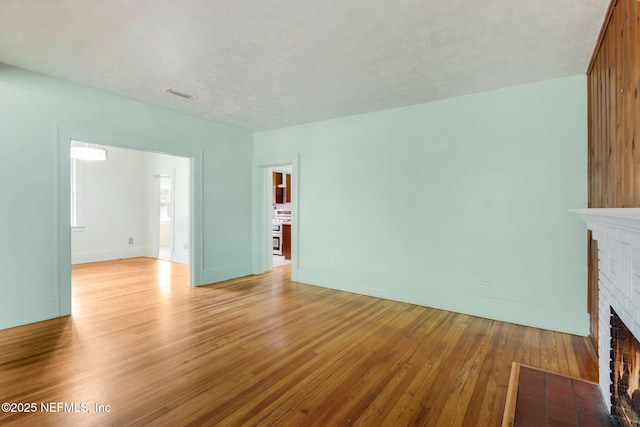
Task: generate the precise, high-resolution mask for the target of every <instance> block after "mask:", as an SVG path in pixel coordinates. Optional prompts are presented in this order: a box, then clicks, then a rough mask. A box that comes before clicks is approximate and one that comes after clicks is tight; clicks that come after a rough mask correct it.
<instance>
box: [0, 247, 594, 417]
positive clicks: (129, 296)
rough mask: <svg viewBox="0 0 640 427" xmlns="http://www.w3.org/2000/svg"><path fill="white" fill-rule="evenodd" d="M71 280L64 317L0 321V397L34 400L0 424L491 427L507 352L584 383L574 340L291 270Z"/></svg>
mask: <svg viewBox="0 0 640 427" xmlns="http://www.w3.org/2000/svg"><path fill="white" fill-rule="evenodd" d="M73 277H74V279H73V304H74V309H73V315H72V316H69V317H65V318H60V319H54V320H50V321H46V322H40V323H37V324H32V325H26V326H21V327H17V328H12V329H8V330H4V331H0V400H2V402H15V403H35V404H36V405H37V411H36V412H35V413H12V412H9V413H6V412H0V425H5V424H8V425H31V426H33V425H52V426H84V425H86V426H95V425H115V426H121V425H134V426H142V425H162V426H177V425H194V426H195V425H211V426H213V425H216V426H252V425H265V426H266V425H281V426H307V425H309V426H345V425H359V426H414V425H415V426H458V425H464V426H499V425H500V424H501V421H502V414H503V408H504V405H505V400H506V390H507V386H508V383H509V375H510V368H511V362H513V361H517V362H521V363H524V364H527V365H531V366H534V367H539V368H543V369H548V370H551V371H555V372H560V373H564V374H567V375H571V376H575V377H579V378H584V379H587V380H591V381H596V380H597V368H596V362H595V360H594V356H593V354H592V353H591V352H590V350H589V349H590V347H589V344H588V342H587V340H586V339H585V338H583V337H577V336H571V335H566V334H561V333H556V332H549V331H543V330H539V329H534V328H527V327H523V326H517V325H512V324H508V323H503V322H498V321H493V320H487V319H481V318H476V317H472V316H466V315H461V314H455V313H451V312H446V311H440V310H434V309H429V308H425V307H420V306H415V305H411V304H404V303H399V302H393V301H388V300H383V299H377V298H371V297H366V296H361V295H355V294H350V293H347V292H339V291H335V290H330V289H324V288H320V287H315V286H309V285H303V284H298V283H294V282H291V281H290V270H289V267H279V268H277V269H274V270H273V271H272V272H269V273H267V274H264V275H261V276H250V277H246V278H241V279H236V280H231V281H227V282H223V283H219V284H216V285H209V286H205V287H196V288H192V287H190V286H188V267H186V266H183V265H178V264H171V263H168V262H165V261H157V260H153V259H148V258H135V259H128V260H120V261H110V262H104V263H93V264H83V265H78V266H74V268H73ZM51 402H54V404H53V405H52V404H51ZM55 402H61V404H60V405H57V404H55ZM41 404H45V405H47V404H48V405H49V406H47V408H49V407H51V406H53V407H54V409H55V408H57V409H58V410H59V412H44V411H43V408H42V406H41ZM64 404H67V407H66V408H65V406H64ZM74 404H75V408H74V406H73V405H74ZM96 405H103V406H102V407H101V408H103V412H97V411H96ZM106 405H108V412H106V408H107V407H106ZM23 409H24V408H23ZM72 409H75V410H76V411H77V412H70V411H71V410H72Z"/></svg>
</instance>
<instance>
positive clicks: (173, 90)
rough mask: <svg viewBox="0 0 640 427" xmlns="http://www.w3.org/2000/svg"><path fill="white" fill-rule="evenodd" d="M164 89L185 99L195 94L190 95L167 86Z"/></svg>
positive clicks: (193, 96)
mask: <svg viewBox="0 0 640 427" xmlns="http://www.w3.org/2000/svg"><path fill="white" fill-rule="evenodd" d="M164 91H165V92H169V93H170V94H172V95H176V96H180V97H182V98H185V99H191V98H195V95H191V94H188V93H186V92H182V91H179V90H177V89H173V88H167V89H165V90H164Z"/></svg>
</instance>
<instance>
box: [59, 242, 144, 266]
mask: <svg viewBox="0 0 640 427" xmlns="http://www.w3.org/2000/svg"><path fill="white" fill-rule="evenodd" d="M140 256H149V248H147V247H146V246H137V247H127V248H116V249H107V250H101V251H85V252H72V254H71V264H84V263H87V262H100V261H111V260H114V259H123V258H136V257H140Z"/></svg>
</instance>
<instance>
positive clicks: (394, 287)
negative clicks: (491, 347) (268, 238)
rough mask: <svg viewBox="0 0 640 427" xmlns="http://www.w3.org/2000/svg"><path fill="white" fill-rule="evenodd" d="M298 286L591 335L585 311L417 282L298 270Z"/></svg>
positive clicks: (325, 271) (324, 271)
mask: <svg viewBox="0 0 640 427" xmlns="http://www.w3.org/2000/svg"><path fill="white" fill-rule="evenodd" d="M298 282H300V283H306V284H310V285H316V286H322V287H326V288H331V289H337V290H341V291H347V292H353V293H357V294H361V295H369V296H373V297H378V298H385V299H389V300H394V301H400V302H406V303H410V304H417V305H421V306H425V307H431V308H437V309H440V310H447V311H453V312H456V313H461V314H468V315H471V316H478V317H484V318H487V319H494V320H499V321H503V322H508V323H515V324H519V325H524V326H531V327H535V328H540V329H547V330H552V331H558V332H564V333H569V334H574V335H580V336H587V335H588V333H589V315H588V314H587V313H586V310H585V312H584V313H577V312H570V311H567V310H563V309H556V308H553V307H548V306H543V305H537V304H528V303H524V302H518V301H508V300H503V299H497V298H488V297H483V296H478V295H468V294H461V293H456V292H448V291H445V290H442V289H438V288H433V287H431V288H428V287H424V288H420V289H416V287H415V282H411V283H409V282H405V281H403V280H400V279H397V278H394V279H393V280H390V279H389V280H387V279H385V278H379V277H375V278H374V277H359V276H358V275H356V274H344V273H340V272H331V271H327V270H312V269H302V268H301V269H299V270H298ZM390 285H391V286H390Z"/></svg>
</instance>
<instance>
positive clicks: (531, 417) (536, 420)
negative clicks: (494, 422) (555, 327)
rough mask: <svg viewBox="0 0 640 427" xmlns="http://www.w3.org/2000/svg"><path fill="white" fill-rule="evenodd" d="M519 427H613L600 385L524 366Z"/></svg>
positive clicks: (518, 404) (517, 414) (519, 393)
mask: <svg viewBox="0 0 640 427" xmlns="http://www.w3.org/2000/svg"><path fill="white" fill-rule="evenodd" d="M514 419H515V422H514V426H515V427H539V426H578V427H612V426H613V424H612V422H611V417H610V416H609V412H608V410H607V407H606V406H605V402H604V399H603V397H602V393H601V392H600V388H599V386H598V384H596V383H592V382H588V381H583V380H579V379H575V378H571V377H568V376H565V375H558V374H555V373H551V372H546V371H544V370H540V369H533V368H530V367H527V366H520V372H519V380H518V389H517V400H516V405H515V416H514Z"/></svg>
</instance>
